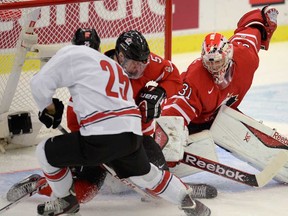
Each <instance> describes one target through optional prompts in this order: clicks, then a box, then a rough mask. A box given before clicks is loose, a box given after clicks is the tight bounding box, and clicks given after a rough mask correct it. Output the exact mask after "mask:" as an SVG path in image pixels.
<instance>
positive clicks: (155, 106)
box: [136, 86, 166, 123]
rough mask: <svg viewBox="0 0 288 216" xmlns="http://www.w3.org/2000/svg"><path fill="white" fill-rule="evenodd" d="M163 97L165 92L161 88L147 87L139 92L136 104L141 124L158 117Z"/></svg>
mask: <svg viewBox="0 0 288 216" xmlns="http://www.w3.org/2000/svg"><path fill="white" fill-rule="evenodd" d="M165 97H166V92H165V90H164V89H163V88H161V87H154V86H147V87H144V88H143V89H142V90H141V92H140V95H139V97H138V100H137V101H136V103H137V105H138V106H139V109H140V112H141V115H142V122H144V123H148V122H149V121H151V120H153V119H154V118H158V117H159V116H160V114H161V103H162V101H163V99H164V98H165Z"/></svg>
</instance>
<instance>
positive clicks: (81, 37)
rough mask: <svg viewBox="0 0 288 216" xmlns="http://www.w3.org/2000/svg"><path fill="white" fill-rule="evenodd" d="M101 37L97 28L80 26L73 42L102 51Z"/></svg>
mask: <svg viewBox="0 0 288 216" xmlns="http://www.w3.org/2000/svg"><path fill="white" fill-rule="evenodd" d="M100 42H101V41H100V37H99V36H98V34H97V32H96V30H95V29H84V28H79V29H77V31H76V32H75V34H74V37H73V39H72V44H74V45H85V46H88V47H91V48H93V49H95V50H97V51H100Z"/></svg>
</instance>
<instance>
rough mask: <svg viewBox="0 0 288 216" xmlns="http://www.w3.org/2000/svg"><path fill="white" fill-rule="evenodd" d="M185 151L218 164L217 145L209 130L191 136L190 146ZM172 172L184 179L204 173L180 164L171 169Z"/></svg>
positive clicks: (189, 138) (189, 139)
mask: <svg viewBox="0 0 288 216" xmlns="http://www.w3.org/2000/svg"><path fill="white" fill-rule="evenodd" d="M184 151H185V152H188V153H191V154H194V155H199V156H201V157H204V158H207V159H210V160H213V161H217V162H218V156H217V153H216V145H215V144H214V141H213V139H212V136H211V134H210V132H209V130H203V131H201V132H199V133H196V134H192V135H189V137H188V144H187V146H186V147H185V148H184ZM170 171H171V172H172V173H173V174H175V175H176V176H178V177H180V178H182V177H185V176H189V175H193V174H196V173H198V172H202V171H203V170H200V169H197V168H195V167H192V166H189V165H186V164H184V163H180V164H178V165H177V166H175V167H173V168H170Z"/></svg>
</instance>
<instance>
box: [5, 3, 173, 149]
mask: <svg viewBox="0 0 288 216" xmlns="http://www.w3.org/2000/svg"><path fill="white" fill-rule="evenodd" d="M36 10H39V11H40V16H39V17H37V19H36V20H32V21H31V16H32V15H33V14H34V15H35V13H36V12H35V11H36ZM31 14H32V15H31ZM32 23H33V24H32ZM30 25H33V26H32V28H31V26H30ZM80 27H81V28H95V29H96V31H97V33H98V34H99V36H100V38H101V51H102V52H105V51H107V50H109V49H112V48H114V46H115V42H116V39H117V37H118V36H119V35H120V34H121V33H122V32H123V31H127V30H131V29H136V30H138V31H140V32H142V33H143V35H144V36H145V37H146V39H147V41H148V44H149V47H150V50H151V51H152V52H154V53H156V54H158V55H160V56H162V57H164V58H166V59H171V37H172V0H96V1H95V0H94V1H91V0H3V1H1V2H0V38H1V40H0V143H3V142H4V143H9V144H10V143H12V144H17V145H18V144H24V145H35V144H37V142H38V140H37V139H36V138H35V139H34V136H35V134H37V137H39V136H40V137H42V135H49V136H51V133H52V134H54V133H55V130H53V131H52V130H48V129H46V128H45V127H42V125H41V129H39V130H40V131H39V132H38V129H36V128H33V126H34V125H35V124H36V123H37V122H38V123H39V121H38V119H37V113H38V110H37V107H36V105H35V103H34V101H33V98H32V94H31V92H30V87H29V82H30V79H31V77H32V76H33V75H34V74H35V73H37V72H38V71H39V70H40V68H41V65H42V64H43V63H45V62H46V61H47V60H48V59H49V57H51V56H52V55H53V54H54V53H55V52H56V51H57V50H58V49H60V48H61V47H63V46H65V45H68V44H70V43H71V39H72V37H73V35H74V32H75V31H76V30H77V29H78V28H80ZM31 29H32V31H31ZM55 97H58V98H60V99H61V100H62V101H63V102H64V104H65V105H67V103H68V99H69V93H68V91H67V90H66V89H60V90H57V92H56V95H55ZM27 113H28V117H27ZM15 114H16V115H15ZM31 116H32V117H33V119H32V120H31V119H30V118H32V117H31ZM34 118H35V119H34ZM65 120H66V116H63V126H64V127H66V121H65ZM21 121H22V123H23V124H24V125H25V128H22V125H21ZM19 122H20V123H19ZM30 124H31V125H32V126H31V127H32V128H30V130H29V128H28V129H27V128H26V127H28V126H29V125H30ZM27 125H28V126H27ZM27 131H30V132H29V133H30V135H31V134H33V139H31V136H30V135H29V133H27V134H26V132H27ZM24 132H25V134H23V133H24ZM38 135H39V136H38ZM25 136H26V137H29V138H23V137H25ZM19 137H21V138H19ZM32 140H33V141H32Z"/></svg>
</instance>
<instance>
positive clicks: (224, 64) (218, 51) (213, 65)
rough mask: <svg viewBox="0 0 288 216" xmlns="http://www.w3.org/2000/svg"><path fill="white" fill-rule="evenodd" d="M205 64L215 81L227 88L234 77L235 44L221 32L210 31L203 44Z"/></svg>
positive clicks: (202, 54)
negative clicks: (233, 58)
mask: <svg viewBox="0 0 288 216" xmlns="http://www.w3.org/2000/svg"><path fill="white" fill-rule="evenodd" d="M201 57H202V63H203V66H204V67H205V68H206V69H207V70H208V71H209V73H210V74H211V75H212V76H213V79H214V82H215V83H216V84H217V85H218V86H219V87H220V88H222V89H223V88H225V87H227V86H228V85H229V83H230V81H231V79H232V72H233V71H232V64H233V61H232V57H233V45H232V44H230V43H229V42H228V40H227V39H226V38H225V37H224V36H223V35H222V34H219V33H210V34H208V35H207V36H206V37H205V40H204V42H203V45H202V53H201Z"/></svg>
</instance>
